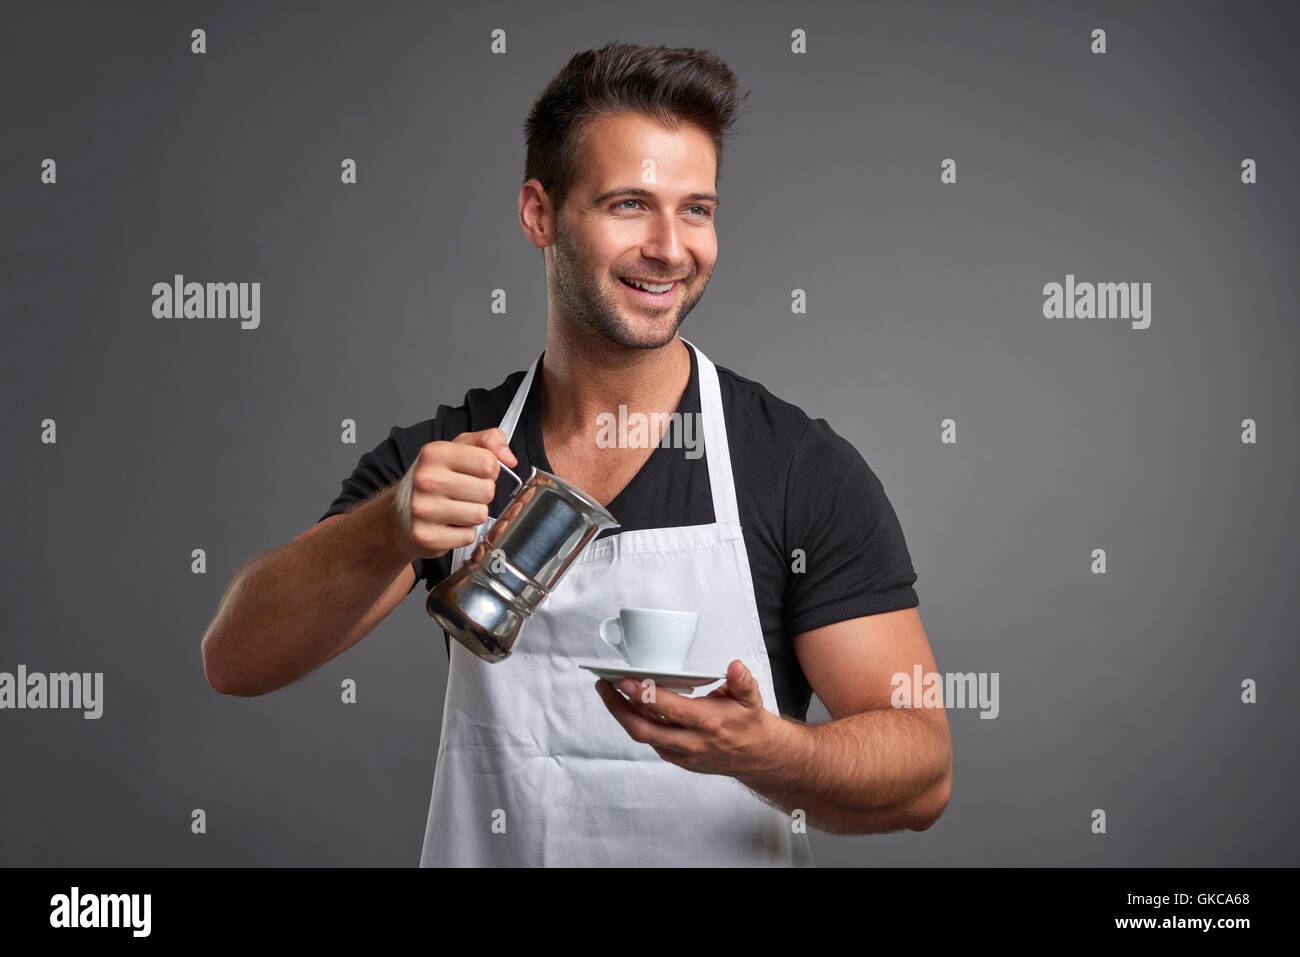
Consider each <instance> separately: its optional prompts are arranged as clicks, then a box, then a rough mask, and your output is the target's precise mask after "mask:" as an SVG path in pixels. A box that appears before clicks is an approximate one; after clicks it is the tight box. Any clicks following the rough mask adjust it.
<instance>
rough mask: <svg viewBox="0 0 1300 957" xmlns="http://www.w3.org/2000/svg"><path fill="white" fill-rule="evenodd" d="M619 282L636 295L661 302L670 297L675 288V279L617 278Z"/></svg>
mask: <svg viewBox="0 0 1300 957" xmlns="http://www.w3.org/2000/svg"><path fill="white" fill-rule="evenodd" d="M619 282H621V283H622V284H623V285H625V286H627V287H628V288H629V289H631V290H632V291H633V292H634V293H636V295H637V296H639V297H641V298H643V299H646V300H649V301H650V302H663V301H665V300H667V299H670V298H671V297H672V293H673V292H674V291H675V290H676V289H677V281H676V280H674V281H673V282H659V283H652V282H643V281H642V280H639V279H623V278H622V277H620V278H619Z"/></svg>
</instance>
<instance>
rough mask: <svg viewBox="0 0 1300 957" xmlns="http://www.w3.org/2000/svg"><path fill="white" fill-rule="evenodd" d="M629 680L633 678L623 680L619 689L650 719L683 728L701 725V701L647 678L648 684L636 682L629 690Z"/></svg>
mask: <svg viewBox="0 0 1300 957" xmlns="http://www.w3.org/2000/svg"><path fill="white" fill-rule="evenodd" d="M629 681H631V679H626V680H625V681H623V683H622V684H621V685H620V686H619V690H620V691H623V693H624V694H626V695H627V696H628V700H629V701H631V702H632V703H633V704H635V705H637V707H638V708H639V709H640V711H641V712H642V714H644V715H645V716H646V717H647V718H648V719H650V720H652V721H660V722H667V723H669V724H675V725H677V726H678V727H682V728H698V727H699V726H700V719H701V715H700V713H699V703H698V702H696V701H694V699H692V698H687V697H684V696H682V695H679V694H677V693H676V692H673V691H669V690H668V689H667V688H663V687H660V686H658V685H656V684H655V683H654V682H653V681H650V679H646V681H647V682H649V683H648V684H646V683H644V682H643V683H641V684H636V685H635V690H634V691H627V690H625V689H626V687H627V685H628V682H629Z"/></svg>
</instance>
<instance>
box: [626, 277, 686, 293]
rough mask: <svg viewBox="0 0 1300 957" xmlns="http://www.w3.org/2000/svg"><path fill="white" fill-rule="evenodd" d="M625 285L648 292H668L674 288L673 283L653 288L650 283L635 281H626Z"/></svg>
mask: <svg viewBox="0 0 1300 957" xmlns="http://www.w3.org/2000/svg"><path fill="white" fill-rule="evenodd" d="M623 281H624V282H625V283H627V284H628V285H630V286H636V287H637V288H638V289H644V290H645V291H646V292H667V291H668V290H669V289H672V288H673V285H674V284H673V283H671V282H670V283H667V284H665V285H661V286H652V285H651V284H650V283H648V282H637V281H636V280H635V279H624V280H623Z"/></svg>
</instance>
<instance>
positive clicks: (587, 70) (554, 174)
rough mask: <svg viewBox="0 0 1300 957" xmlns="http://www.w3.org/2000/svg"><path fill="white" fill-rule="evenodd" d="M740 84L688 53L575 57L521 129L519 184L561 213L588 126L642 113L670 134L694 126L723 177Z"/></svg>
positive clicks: (717, 63)
mask: <svg viewBox="0 0 1300 957" xmlns="http://www.w3.org/2000/svg"><path fill="white" fill-rule="evenodd" d="M738 87H739V81H738V80H737V79H736V75H735V74H734V73H732V72H731V68H730V67H728V66H727V64H726V63H725V62H723V60H722V58H721V57H719V56H717V55H715V54H713V53H709V52H708V51H706V50H694V49H691V48H689V47H677V48H673V47H663V46H640V45H638V44H634V43H622V42H617V41H616V42H612V43H607V44H605V45H604V46H603V47H601V48H600V49H599V50H586V51H584V52H582V53H579V54H576V55H575V56H574V57H573V59H571V60H570V61H569V62H568V64H567V65H565V67H564V69H563V70H561V71H560V72H559V73H557V74H556V75H555V77H554V78H553V79H552V80H551V82H550V83H548V84H547V85H546V89H545V90H543V91H542V94H541V96H539V97H538V98H537V101H536V102H535V103H534V104H533V108H532V110H531V111H530V112H529V114H528V119H527V120H526V121H525V122H524V138H525V140H526V142H527V152H526V156H525V159H524V182H527V181H528V180H530V179H536V180H538V181H539V182H541V184H542V186H543V187H544V188H545V190H546V195H547V196H549V197H550V198H551V202H552V203H553V205H554V208H555V211H556V213H557V214H558V213H559V210H560V208H561V207H562V206H563V205H564V201H565V198H566V197H567V196H568V194H569V191H570V189H572V187H573V185H574V183H575V182H576V181H577V179H578V174H579V170H578V163H577V160H578V153H577V150H578V142H579V140H580V139H581V138H582V132H583V130H584V129H585V128H586V126H587V124H588V123H590V122H591V121H592V120H594V119H597V118H599V117H602V116H614V115H618V114H622V113H643V114H646V115H648V116H652V117H654V118H656V119H658V120H659V121H660V122H661V123H663V124H664V126H666V127H668V128H670V129H674V128H676V126H677V124H678V123H681V122H685V123H691V124H694V125H696V126H698V127H700V128H701V129H702V130H704V131H705V132H706V133H707V134H708V135H709V136H710V137H711V138H712V139H713V148H714V152H715V154H716V159H717V174H718V177H719V178H721V176H722V145H723V139H724V137H726V136H727V135H728V134H730V133H731V132H732V128H733V127H734V126H735V123H736V120H737V119H738V117H739V112H740V107H741V106H742V105H743V103H744V102H745V100H747V99H748V98H749V93H748V92H746V93H745V94H744V95H743V96H741V95H739V94H738Z"/></svg>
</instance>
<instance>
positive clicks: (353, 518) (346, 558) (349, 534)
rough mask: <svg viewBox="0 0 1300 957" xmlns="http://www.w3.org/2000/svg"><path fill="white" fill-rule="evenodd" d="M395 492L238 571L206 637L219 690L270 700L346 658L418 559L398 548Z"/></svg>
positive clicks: (208, 666) (207, 658) (207, 662)
mask: <svg viewBox="0 0 1300 957" xmlns="http://www.w3.org/2000/svg"><path fill="white" fill-rule="evenodd" d="M394 491H395V489H394V488H392V487H390V488H389V489H387V490H385V491H383V492H380V493H378V494H377V495H375V496H374V497H373V498H371V499H370V500H369V501H368V502H366V503H364V504H362V505H360V506H358V507H356V508H355V509H353V510H352V511H351V512H349V513H347V514H345V515H344V516H343V517H342V518H340V519H337V520H335V521H332V522H330V523H328V524H325V525H323V526H321V527H320V528H319V530H318V531H313V532H311V533H310V534H308V535H305V536H302V537H300V538H298V539H295V540H294V541H292V542H288V543H286V544H284V545H280V546H278V547H276V548H273V549H271V550H270V551H268V552H265V553H263V554H261V555H259V556H257V557H256V558H255V559H253V560H252V561H250V562H248V563H246V564H245V565H244V567H243V568H241V569H240V570H239V572H238V573H236V575H235V577H234V578H233V579H232V581H231V583H230V585H229V586H228V587H227V589H226V592H225V594H224V595H223V596H222V599H221V602H220V604H219V606H218V608H217V612H216V615H215V616H214V618H213V620H212V623H211V625H209V627H208V631H207V634H205V635H204V637H203V642H202V653H203V661H204V668H205V671H206V672H207V674H208V678H209V681H210V682H211V683H212V685H213V687H215V688H217V690H220V691H223V692H225V693H228V694H237V695H258V694H265V693H267V692H269V691H274V690H276V689H277V688H281V687H283V686H285V685H287V684H290V683H291V682H293V681H296V680H298V679H299V678H301V677H302V676H303V675H306V674H308V673H310V672H311V671H314V670H315V669H316V668H319V667H320V666H321V665H322V664H324V663H325V662H326V661H328V660H329V659H330V658H332V657H333V656H334V655H335V654H336V653H338V651H339V650H340V645H342V644H343V642H344V640H345V639H346V638H347V637H348V635H349V633H350V632H351V631H352V629H353V628H354V627H355V626H356V625H357V624H358V623H359V622H360V621H361V619H362V617H363V616H364V615H365V613H366V612H367V611H368V610H369V609H370V607H371V606H372V605H374V603H375V602H376V600H377V599H378V598H379V596H380V595H381V594H383V592H384V590H385V589H386V588H387V587H388V586H389V585H391V584H392V582H393V579H394V578H395V577H396V576H397V575H398V573H399V572H400V571H401V570H402V567H403V565H405V564H406V563H408V562H410V560H411V558H412V557H413V556H409V555H406V554H404V553H403V552H402V551H401V550H400V548H398V547H397V546H396V544H395V543H396V542H397V541H398V539H397V538H396V536H395V535H394V534H393V527H394V526H393V521H394V519H393V517H392V516H393V515H394V511H393V493H394Z"/></svg>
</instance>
